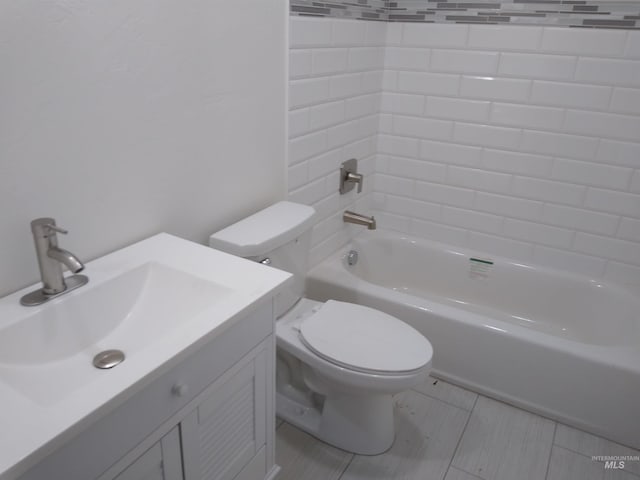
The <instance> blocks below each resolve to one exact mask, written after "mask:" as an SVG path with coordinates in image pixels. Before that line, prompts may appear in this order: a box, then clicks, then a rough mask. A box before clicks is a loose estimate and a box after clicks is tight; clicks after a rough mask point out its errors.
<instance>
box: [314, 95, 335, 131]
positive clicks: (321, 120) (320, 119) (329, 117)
mask: <svg viewBox="0 0 640 480" xmlns="http://www.w3.org/2000/svg"><path fill="white" fill-rule="evenodd" d="M342 121H344V102H343V101H339V102H330V103H323V104H321V105H316V106H315V107H311V108H309V124H310V126H311V129H312V130H318V129H320V128H324V127H328V126H329V125H335V124H337V123H340V122H342Z"/></svg>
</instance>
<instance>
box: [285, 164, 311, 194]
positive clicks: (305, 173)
mask: <svg viewBox="0 0 640 480" xmlns="http://www.w3.org/2000/svg"><path fill="white" fill-rule="evenodd" d="M308 181H309V165H308V163H307V162H300V163H298V164H297V165H293V166H291V167H289V168H288V169H287V188H288V189H289V190H295V189H296V188H300V187H301V186H302V185H304V184H305V183H307V182H308Z"/></svg>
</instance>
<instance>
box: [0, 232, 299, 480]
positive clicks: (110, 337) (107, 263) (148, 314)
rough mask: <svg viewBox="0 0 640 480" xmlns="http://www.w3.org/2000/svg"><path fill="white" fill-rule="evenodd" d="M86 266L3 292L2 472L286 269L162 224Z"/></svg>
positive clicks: (208, 333) (270, 289)
mask: <svg viewBox="0 0 640 480" xmlns="http://www.w3.org/2000/svg"><path fill="white" fill-rule="evenodd" d="M83 273H86V275H87V276H88V277H89V283H88V284H86V285H84V286H82V287H80V288H78V289H76V290H73V291H71V292H69V293H67V294H65V295H61V296H59V297H57V298H55V299H53V300H51V301H49V302H47V303H45V304H43V305H39V306H37V307H25V306H22V305H20V298H21V297H22V295H24V294H25V293H28V292H30V291H32V290H34V289H35V288H37V286H36V285H33V286H30V287H28V288H25V289H23V290H21V291H19V292H16V293H14V294H11V295H9V296H6V297H4V298H0V398H1V399H2V407H3V408H1V409H0V430H1V431H2V432H3V434H2V435H0V478H2V479H4V478H15V477H17V476H19V475H17V474H15V472H18V471H20V472H24V471H26V469H27V468H29V467H30V466H33V465H35V463H37V462H38V461H40V460H42V459H43V458H44V457H45V456H46V455H47V454H49V453H51V452H52V451H53V449H55V448H57V447H59V446H61V445H62V444H64V442H65V441H68V440H69V439H71V438H73V436H74V435H75V434H77V433H78V432H80V431H82V429H84V428H86V427H87V426H88V425H90V424H92V423H93V422H95V421H96V420H97V419H98V418H101V417H102V416H103V415H105V414H106V413H107V412H108V411H109V410H110V409H112V408H115V405H117V404H118V402H123V401H125V400H126V399H127V398H129V397H130V396H131V395H134V394H135V393H136V392H137V391H139V390H140V389H141V388H143V387H144V386H145V385H147V384H148V383H149V382H151V381H153V379H155V378H158V377H159V376H160V375H162V374H163V373H165V372H167V371H169V370H170V369H171V368H173V366H175V365H177V364H178V363H179V362H180V361H182V360H183V359H184V358H186V357H187V356H188V355H190V354H192V353H193V352H195V351H196V350H197V349H198V348H200V347H201V346H203V345H205V344H206V343H208V342H209V341H211V340H212V339H213V338H215V337H216V336H217V335H218V334H220V333H221V332H223V331H225V329H226V328H227V327H229V326H230V325H232V324H233V323H234V321H235V320H237V319H239V318H242V317H243V316H246V315H247V314H248V312H249V311H250V309H251V308H253V307H254V305H257V304H258V303H259V302H266V301H270V300H268V299H271V297H273V296H274V295H276V294H277V292H278V289H279V288H280V287H281V286H282V285H283V284H284V283H285V282H286V281H287V279H288V278H290V275H289V274H288V273H285V272H282V271H280V270H276V269H274V268H270V267H265V266H264V265H260V264H258V263H255V262H250V261H247V260H243V259H241V258H238V257H234V256H231V255H228V254H226V253H222V252H219V251H217V250H214V249H212V248H209V247H205V246H203V245H197V244H195V243H192V242H189V241H186V240H182V239H179V238H177V237H173V236H171V235H168V234H159V235H156V236H154V237H151V238H148V239H146V240H143V241H141V242H138V243H136V244H134V245H131V246H129V247H126V248H123V249H122V250H118V251H116V252H114V253H111V254H109V255H106V256H104V257H102V258H99V259H97V260H94V261H91V262H89V263H87V265H86V270H85V272H83ZM256 308H257V307H256ZM110 349H119V350H122V351H123V352H124V353H125V356H126V358H125V360H124V361H123V362H122V363H120V364H118V365H116V366H115V367H113V368H112V369H110V370H99V369H97V368H95V367H94V366H93V357H94V356H95V355H96V354H98V353H100V352H102V351H104V350H110ZM14 474H15V475H14Z"/></svg>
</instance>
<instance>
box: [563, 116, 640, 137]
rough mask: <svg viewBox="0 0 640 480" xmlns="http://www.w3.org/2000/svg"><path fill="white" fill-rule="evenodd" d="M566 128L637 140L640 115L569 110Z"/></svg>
mask: <svg viewBox="0 0 640 480" xmlns="http://www.w3.org/2000/svg"><path fill="white" fill-rule="evenodd" d="M564 128H565V129H566V130H567V131H569V132H572V133H577V134H580V135H597V136H600V137H605V138H606V137H608V138H612V139H620V140H634V141H635V140H638V139H639V138H640V116H632V115H621V114H614V113H600V112H586V111H584V110H567V114H566V117H565V124H564Z"/></svg>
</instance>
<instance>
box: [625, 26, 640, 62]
mask: <svg viewBox="0 0 640 480" xmlns="http://www.w3.org/2000/svg"><path fill="white" fill-rule="evenodd" d="M627 35H628V38H627V47H626V49H625V55H624V56H625V57H626V58H640V32H635V31H628V32H627Z"/></svg>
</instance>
